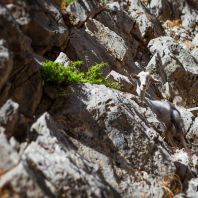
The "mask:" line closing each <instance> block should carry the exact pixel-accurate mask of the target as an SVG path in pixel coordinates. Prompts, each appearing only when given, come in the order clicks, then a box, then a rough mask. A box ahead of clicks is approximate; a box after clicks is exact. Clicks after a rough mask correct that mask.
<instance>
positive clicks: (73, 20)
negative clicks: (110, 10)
mask: <svg viewBox="0 0 198 198" xmlns="http://www.w3.org/2000/svg"><path fill="white" fill-rule="evenodd" d="M101 10H102V7H101V6H100V5H99V4H98V2H97V1H96V0H93V1H86V0H79V1H74V2H73V3H71V4H69V5H68V6H67V7H66V9H65V10H64V14H65V15H66V17H67V21H68V22H69V23H70V24H72V25H73V26H80V25H82V24H83V23H84V22H85V21H86V20H87V19H88V18H89V17H94V16H95V15H96V14H97V13H99V12H100V11H101Z"/></svg>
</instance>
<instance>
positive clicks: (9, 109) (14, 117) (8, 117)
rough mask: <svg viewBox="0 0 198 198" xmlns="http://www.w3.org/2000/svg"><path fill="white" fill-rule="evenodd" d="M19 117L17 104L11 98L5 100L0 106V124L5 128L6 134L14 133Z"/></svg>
mask: <svg viewBox="0 0 198 198" xmlns="http://www.w3.org/2000/svg"><path fill="white" fill-rule="evenodd" d="M18 119H19V104H17V103H16V102H14V101H12V100H10V99H9V100H7V102H6V103H5V104H4V105H3V106H2V107H1V108H0V126H3V127H4V128H5V129H6V133H7V135H8V136H11V135H13V134H14V133H16V132H15V131H14V130H15V128H16V126H17V122H18Z"/></svg>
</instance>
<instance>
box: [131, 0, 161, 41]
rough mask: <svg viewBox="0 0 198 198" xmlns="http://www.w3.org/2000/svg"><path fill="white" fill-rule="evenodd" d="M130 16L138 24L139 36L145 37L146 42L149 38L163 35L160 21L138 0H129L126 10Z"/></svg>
mask: <svg viewBox="0 0 198 198" xmlns="http://www.w3.org/2000/svg"><path fill="white" fill-rule="evenodd" d="M128 12H129V14H130V16H131V17H132V18H134V19H135V21H136V23H137V24H138V27H137V28H138V29H139V32H140V38H141V39H145V43H147V42H148V41H149V40H150V39H152V38H156V37H158V36H162V35H163V30H162V27H161V25H160V22H159V21H158V19H157V18H156V17H154V16H153V15H151V14H150V13H149V12H148V11H147V9H146V7H145V6H144V5H143V4H142V3H141V1H139V0H131V3H130V7H129V10H128Z"/></svg>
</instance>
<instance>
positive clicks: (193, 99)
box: [148, 37, 198, 105]
mask: <svg viewBox="0 0 198 198" xmlns="http://www.w3.org/2000/svg"><path fill="white" fill-rule="evenodd" d="M148 47H149V49H150V52H151V53H152V54H155V53H156V52H158V53H159V56H160V58H161V62H162V65H163V70H164V71H165V73H166V78H167V81H168V82H169V83H170V85H171V87H172V90H174V95H173V96H172V98H174V97H175V96H178V95H179V96H181V97H182V98H183V100H184V101H185V102H186V104H187V105H193V104H195V103H197V101H198V98H197V94H196V87H197V83H198V81H197V80H196V75H197V74H198V68H197V62H196V61H195V59H194V57H193V56H191V55H190V54H189V53H188V52H187V51H186V50H184V49H183V48H182V47H181V46H180V45H179V44H178V43H177V42H176V41H175V40H174V39H172V38H171V37H159V38H156V39H153V40H151V41H150V42H149V44H148ZM181 81H182V82H185V83H182V82H181Z"/></svg>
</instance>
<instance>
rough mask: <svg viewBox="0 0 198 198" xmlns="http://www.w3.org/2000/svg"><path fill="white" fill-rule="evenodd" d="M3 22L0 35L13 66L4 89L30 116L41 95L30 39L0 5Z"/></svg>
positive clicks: (38, 75) (38, 73)
mask: <svg viewBox="0 0 198 198" xmlns="http://www.w3.org/2000/svg"><path fill="white" fill-rule="evenodd" d="M4 24H6V28H3V29H2V31H1V32H0V37H1V38H3V39H4V40H5V41H6V45H7V48H8V49H9V53H10V54H12V55H13V68H12V71H11V72H10V71H8V74H6V75H9V73H10V76H9V79H7V86H6V88H7V90H4V91H5V92H7V93H8V92H9V97H10V98H12V99H13V100H14V101H16V102H17V103H18V104H19V105H20V111H21V112H22V113H24V114H25V115H26V116H31V115H33V114H34V113H35V110H36V108H37V106H38V104H39V102H40V98H41V95H42V81H41V76H40V71H39V68H38V67H36V66H35V64H34V62H33V59H32V49H31V47H30V39H28V38H27V37H26V36H25V35H24V34H23V33H22V32H21V30H20V28H19V26H18V24H17V23H16V21H15V20H14V18H13V16H12V15H11V13H10V12H9V10H8V9H6V7H3V6H2V5H0V26H1V25H4ZM6 75H5V76H6ZM10 81H12V83H10ZM9 83H10V85H11V86H9ZM8 89H9V90H8ZM5 92H4V93H5ZM1 97H2V96H1ZM3 100H5V99H3Z"/></svg>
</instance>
